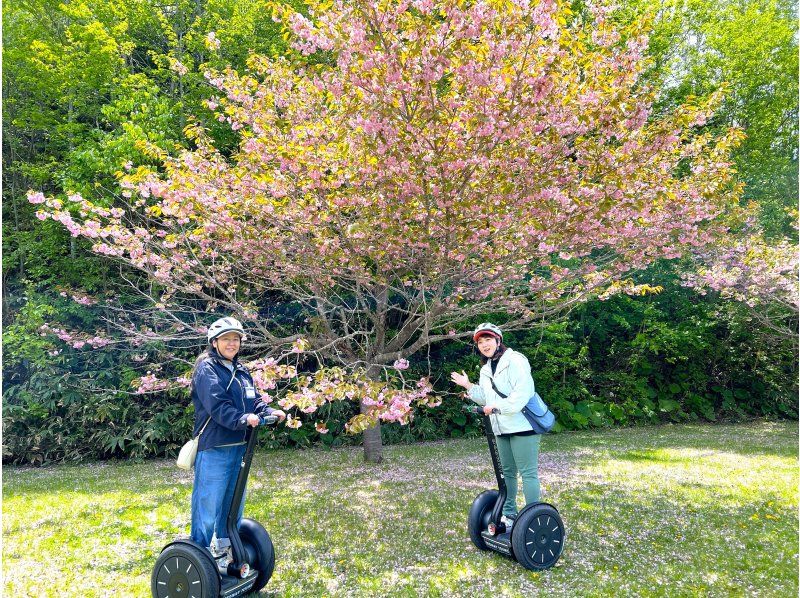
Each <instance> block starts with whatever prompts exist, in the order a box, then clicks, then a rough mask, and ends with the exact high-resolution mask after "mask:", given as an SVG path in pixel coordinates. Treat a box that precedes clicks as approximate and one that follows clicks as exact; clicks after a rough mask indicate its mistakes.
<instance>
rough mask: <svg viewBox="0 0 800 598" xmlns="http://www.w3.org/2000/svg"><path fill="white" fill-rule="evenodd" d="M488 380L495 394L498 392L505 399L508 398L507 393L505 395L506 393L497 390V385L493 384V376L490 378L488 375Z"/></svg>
mask: <svg viewBox="0 0 800 598" xmlns="http://www.w3.org/2000/svg"><path fill="white" fill-rule="evenodd" d="M489 382H491V383H492V390H494V391H495V392H496V393H497V394H499V395H500V396H501V397H502V398H504V399H507V398H508V395H507V394H504V393H502V392H500V391H499V390H497V387H496V386H495V385H494V378H492V377H491V376H489Z"/></svg>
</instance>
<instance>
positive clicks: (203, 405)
mask: <svg viewBox="0 0 800 598" xmlns="http://www.w3.org/2000/svg"><path fill="white" fill-rule="evenodd" d="M191 397H192V403H194V433H193V435H194V436H197V434H198V433H199V432H200V430H201V429H202V427H203V424H205V423H206V420H207V419H208V418H209V416H211V421H209V422H208V425H207V426H206V429H205V430H204V431H203V434H202V436H200V442H199V444H198V446H197V450H198V451H204V450H206V449H210V448H214V447H216V446H221V445H223V444H236V443H238V442H244V441H245V433H246V431H247V415H248V414H249V413H255V411H256V408H255V404H256V402H257V401H258V400H259V398H258V397H257V395H256V389H255V385H254V384H253V378H252V376H251V375H250V372H248V371H247V368H245V367H244V366H243V365H242V364H240V363H239V362H238V360H236V359H234V361H233V372H231V370H230V369H229V368H228V367H227V366H226V365H225V363H224V362H223V360H222V357H220V355H219V353H217V351H216V350H215V349H213V348H210V349H209V356H208V357H206V358H205V359H204V360H203V361H202V362H201V363H200V364H199V365H198V366H197V368H196V369H195V373H194V376H193V377H192V393H191ZM270 411H271V409H267V410H265V414H268V413H269V412H270Z"/></svg>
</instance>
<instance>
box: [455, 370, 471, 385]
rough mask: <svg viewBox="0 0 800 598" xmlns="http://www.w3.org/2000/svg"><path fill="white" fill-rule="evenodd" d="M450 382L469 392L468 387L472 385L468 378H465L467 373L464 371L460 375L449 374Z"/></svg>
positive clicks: (456, 373) (457, 373)
mask: <svg viewBox="0 0 800 598" xmlns="http://www.w3.org/2000/svg"><path fill="white" fill-rule="evenodd" d="M450 380H452V381H453V382H454V383H456V384H458V385H459V386H462V387H464V388H465V389H467V390H469V387H470V386H472V383H471V382H470V381H469V376H467V373H466V372H465V371H464V370H461V373H459V372H451V373H450Z"/></svg>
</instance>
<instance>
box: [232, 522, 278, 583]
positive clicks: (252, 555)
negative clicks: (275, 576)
mask: <svg viewBox="0 0 800 598" xmlns="http://www.w3.org/2000/svg"><path fill="white" fill-rule="evenodd" d="M239 537H240V538H241V539H242V544H244V549H245V550H246V551H247V558H248V563H250V566H251V567H252V568H253V569H255V570H256V571H258V577H257V578H256V583H255V585H254V586H253V588H252V589H251V590H250V591H251V592H258V591H259V590H260V589H261V588H263V587H264V586H265V585H267V582H268V581H269V579H270V577H272V573H273V572H274V571H275V548H274V547H273V546H272V539H271V538H270V537H269V534H268V533H267V530H265V529H264V527H263V526H262V525H261V524H260V523H259V522H258V521H255V520H253V519H246V518H245V519H242V521H241V523H240V524H239Z"/></svg>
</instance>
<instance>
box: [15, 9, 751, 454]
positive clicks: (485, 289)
mask: <svg viewBox="0 0 800 598" xmlns="http://www.w3.org/2000/svg"><path fill="white" fill-rule="evenodd" d="M308 5H309V7H310V10H309V15H310V16H308V17H306V16H303V15H302V14H300V13H298V12H295V11H294V10H293V9H292V8H290V7H288V6H284V5H280V4H276V5H275V6H274V10H275V18H276V19H279V20H282V21H283V22H284V23H285V25H286V27H287V35H288V36H289V37H290V39H291V42H292V48H293V52H294V53H293V54H292V55H290V56H286V57H284V58H281V59H277V60H273V59H268V58H265V57H262V56H253V57H252V58H251V60H250V63H249V66H250V72H248V73H244V74H243V73H237V72H234V71H233V70H225V71H222V72H208V74H207V78H208V81H209V84H210V85H212V86H213V87H214V88H216V89H217V90H218V94H217V95H216V96H215V97H214V98H213V99H212V100H211V101H210V102H209V104H208V107H209V108H210V109H211V110H213V111H214V112H215V114H216V115H217V117H218V119H219V120H220V121H223V122H228V123H229V124H230V126H231V128H232V129H234V130H236V131H238V132H239V134H240V135H241V143H240V145H239V147H238V151H237V152H236V153H235V154H234V155H223V154H222V153H221V152H220V151H218V150H217V149H216V148H215V147H214V144H213V141H212V139H211V138H210V137H209V136H208V135H207V134H206V132H205V131H203V130H202V129H201V128H200V127H198V126H190V127H188V128H187V134H188V136H189V137H190V139H191V140H192V141H193V143H194V146H195V147H194V149H193V150H191V151H186V152H184V153H183V154H181V155H180V156H177V157H166V156H164V157H163V167H161V168H160V169H159V170H158V171H154V170H152V169H148V168H145V167H139V168H134V167H131V168H130V170H129V171H127V172H125V173H121V176H120V179H121V187H122V193H121V194H122V196H123V198H124V201H122V202H119V203H117V204H115V207H107V206H101V205H98V204H96V203H91V202H89V201H87V200H85V199H83V198H82V197H79V196H72V197H70V198H69V200H67V201H66V202H63V201H62V200H59V199H53V198H50V199H46V198H44V197H43V196H41V195H39V194H36V193H32V194H31V196H30V199H31V201H33V202H40V203H41V202H44V203H45V206H44V208H45V209H43V210H42V211H41V212H40V217H41V218H43V219H44V218H53V219H56V220H59V221H60V222H62V223H63V224H64V226H66V227H68V228H69V230H70V231H72V233H73V235H75V236H83V237H87V238H89V239H91V240H92V241H93V249H94V251H96V252H98V253H101V254H105V255H108V256H109V257H111V258H114V259H117V260H120V261H122V262H124V263H125V264H128V265H129V266H132V267H133V268H135V269H138V270H139V271H142V272H144V273H146V274H147V276H148V277H149V278H150V279H151V281H152V283H153V285H154V286H153V287H152V288H153V289H157V291H156V290H152V291H150V295H151V297H152V300H153V302H154V304H155V305H156V306H157V308H158V309H159V310H160V311H161V313H162V314H163V318H164V319H165V321H167V322H169V321H170V320H172V323H173V325H174V326H176V327H178V328H177V329H178V330H180V332H179V333H178V332H176V333H175V334H185V335H189V336H192V335H195V337H196V335H197V330H198V328H197V326H193V325H191V322H197V321H201V320H202V316H203V313H205V312H208V311H214V310H217V309H218V310H223V311H225V312H229V313H235V314H238V315H239V316H240V317H242V318H244V319H245V320H246V321H247V322H248V326H249V332H250V335H251V341H252V342H254V343H256V344H257V345H258V346H260V347H261V348H262V349H263V350H264V351H268V350H269V349H270V348H272V347H275V346H280V345H285V344H286V343H292V342H298V341H299V339H301V338H302V339H305V340H304V342H307V343H308V346H307V348H306V347H304V350H306V351H307V352H308V353H309V354H311V355H314V356H316V357H317V358H318V359H319V361H320V364H323V365H326V366H329V367H331V366H333V367H337V368H344V369H342V370H341V371H340V370H337V372H339V373H338V374H337V375H336V376H334V378H335V379H336V380H337V381H338V383H336V384H333V383H328V382H324V381H323V380H322V379H320V381H319V384H315V383H309V384H306V385H305V386H304V389H305V390H304V391H298V393H295V395H293V398H292V400H294V401H301V402H302V401H305V403H303V405H304V406H305V407H304V408H312V405H313V404H316V403H319V402H320V401H322V402H324V401H327V400H335V399H340V398H356V399H358V400H359V401H360V402H361V412H362V413H361V416H360V418H359V419H358V420H356V421H354V422H353V428H354V429H357V430H364V431H365V436H364V443H365V450H366V454H367V458H368V459H371V460H375V461H377V460H380V458H381V449H380V432H379V428H378V427H377V426H375V425H374V424H376V423H377V421H378V420H379V419H387V418H388V419H391V418H392V417H394V419H400V418H401V417H407V413H408V409H410V405H411V403H412V402H413V401H415V400H427V398H425V397H427V394H428V390H429V388H428V386H427V381H425V380H423V381H421V383H420V386H419V388H417V387H415V386H414V385H411V387H410V389H409V390H408V391H407V392H405V393H403V392H402V391H395V390H393V389H392V388H391V387H390V386H388V385H386V384H380V383H379V380H380V379H382V372H386V371H390V372H394V373H395V374H398V373H399V374H400V375H402V370H403V369H404V368H405V367H407V366H408V362H407V359H408V358H409V357H411V356H412V355H414V354H416V353H417V352H419V351H420V350H421V349H424V348H425V347H427V346H429V345H431V344H432V343H436V342H439V341H446V340H450V339H454V338H463V337H466V336H468V334H469V328H470V326H469V325H470V324H471V323H472V322H473V319H474V318H475V317H476V316H477V315H478V314H482V313H486V312H501V311H502V312H505V313H507V315H508V321H507V322H506V323H505V327H506V328H507V329H509V330H514V329H520V328H522V327H526V326H530V325H532V323H534V322H535V321H537V320H542V319H545V318H552V317H556V316H557V315H558V314H559V313H563V312H564V311H565V310H567V309H569V307H570V306H572V305H574V304H576V303H577V302H580V301H583V300H585V299H587V298H589V297H591V296H595V295H597V294H605V295H608V294H611V293H613V292H616V291H619V290H624V291H627V292H630V291H631V290H636V288H635V286H634V285H632V284H631V283H630V281H629V279H628V278H627V276H628V273H630V272H632V271H633V270H637V269H640V268H642V267H644V266H647V265H648V264H650V263H651V262H653V260H656V259H659V258H678V257H681V256H684V255H685V254H687V252H689V251H691V250H693V249H696V248H698V247H705V246H709V245H712V244H714V243H715V241H716V239H718V238H719V237H720V235H722V234H723V233H724V232H725V231H726V230H727V228H728V226H729V224H730V222H731V220H732V219H735V218H736V205H737V201H738V196H739V193H740V189H739V187H738V186H737V184H736V183H735V182H734V179H733V172H732V169H731V166H730V163H729V158H728V156H729V152H730V149H731V148H732V147H733V146H734V145H735V144H736V143H737V142H738V140H739V139H740V137H741V134H740V132H739V131H737V130H731V131H728V132H727V133H725V134H724V135H721V136H717V137H713V136H712V135H710V134H709V133H707V132H704V131H703V130H702V125H703V124H704V123H705V122H706V120H707V119H708V118H709V117H710V116H711V114H712V113H713V110H714V107H715V106H716V105H717V104H718V103H719V100H720V97H719V96H718V95H715V96H712V97H710V98H706V99H695V98H692V99H691V100H690V101H689V102H688V103H687V104H685V105H683V106H681V107H680V108H679V109H677V110H675V111H674V112H672V113H670V114H654V113H653V111H652V108H651V107H652V105H653V100H654V97H655V92H656V90H653V89H649V88H648V87H647V86H646V85H644V83H643V82H642V80H641V77H640V75H641V73H642V71H643V69H644V68H645V67H646V60H645V59H644V58H643V51H644V49H645V48H646V43H647V40H646V35H645V29H644V27H643V25H642V24H636V25H635V26H630V27H626V28H623V29H617V28H615V27H616V26H615V25H614V24H613V23H612V22H611V19H609V18H608V13H609V11H610V9H608V8H607V7H605V6H604V5H602V4H599V5H597V6H595V7H594V8H593V9H592V11H591V16H590V17H589V18H587V17H585V16H581V15H577V14H573V13H572V12H571V10H570V8H569V4H568V3H561V2H555V1H552V0H540V1H538V2H537V1H530V0H507V1H496V0H477V1H473V2H464V1H463V0H417V1H414V2H409V1H405V0H400V1H399V0H337V1H334V2H320V1H316V0H312V1H311V2H309V3H308ZM198 314H199V316H198ZM187 322H189V325H187ZM181 326H183V328H180V327H181ZM355 370H359V371H361V372H362V376H361V378H360V380H361V382H360V384H361V385H362V386H361V388H362V389H368V390H364V391H363V392H360V393H356V392H355V390H354V388H349V389H345V390H344V391H342V390H341V389H342V388H343V385H346V384H348V383H349V382H347V380H348V379H349V378H348V377H347V376H349V375H350V373H351V372H353V371H355ZM371 384H372V385H373V386H370V385H371ZM337 389H338V390H337ZM397 392H400V393H401V394H399V395H398V394H396V393H397ZM302 397H305V398H302ZM297 404H299V403H297ZM391 405H394V406H393V407H392V406H391ZM392 410H394V411H393V413H394V415H393V416H392V415H388V414H389V413H390V412H392ZM401 413H402V414H403V415H402V416H401V415H400V414H401Z"/></svg>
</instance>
